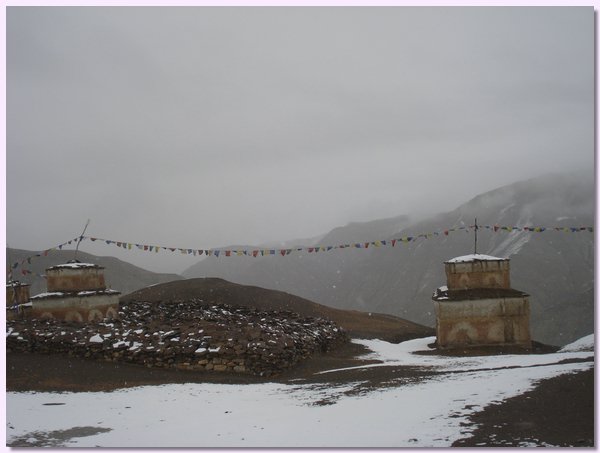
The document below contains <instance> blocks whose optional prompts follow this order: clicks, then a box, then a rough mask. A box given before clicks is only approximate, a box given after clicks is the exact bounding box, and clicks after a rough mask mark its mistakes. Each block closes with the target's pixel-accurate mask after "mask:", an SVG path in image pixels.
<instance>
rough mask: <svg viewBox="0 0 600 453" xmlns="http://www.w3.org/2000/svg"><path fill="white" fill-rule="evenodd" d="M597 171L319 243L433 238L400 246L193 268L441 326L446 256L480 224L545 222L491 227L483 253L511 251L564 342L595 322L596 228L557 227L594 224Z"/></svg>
mask: <svg viewBox="0 0 600 453" xmlns="http://www.w3.org/2000/svg"><path fill="white" fill-rule="evenodd" d="M594 210H595V188H594V179H593V175H592V174H591V172H590V173H586V174H583V173H577V174H575V173H573V174H551V175H546V176H542V177H539V178H535V179H531V180H527V181H521V182H517V183H515V184H511V185H508V186H504V187H501V188H498V189H496V190H493V191H490V192H486V193H484V194H481V195H478V196H476V197H475V198H473V199H472V200H470V201H468V202H466V203H464V204H463V205H461V206H459V207H458V208H456V209H454V210H452V211H448V212H444V213H441V214H438V215H436V216H433V217H430V218H428V219H426V220H422V221H418V222H412V221H411V220H410V218H409V217H408V216H406V215H402V216H398V217H394V218H391V219H382V220H376V221H373V222H366V223H351V224H349V225H347V226H344V227H339V228H336V229H334V230H332V231H330V232H329V233H327V234H326V235H325V236H323V237H322V239H321V240H320V241H319V243H318V244H303V245H308V246H310V245H323V246H330V245H331V246H335V245H340V244H346V243H354V242H368V241H376V240H390V239H393V238H400V237H403V236H417V235H419V234H421V233H434V232H442V234H439V235H434V236H432V237H431V238H428V239H425V238H419V239H416V240H414V241H412V242H408V243H402V242H398V243H397V244H396V245H395V247H390V246H389V245H387V246H383V247H374V246H371V247H369V248H368V249H364V248H361V249H357V248H343V249H332V250H330V251H320V252H317V253H315V252H313V253H307V252H306V251H302V252H294V253H291V254H289V255H287V256H280V255H276V256H269V257H260V256H259V257H256V258H254V257H251V256H241V257H235V258H233V257H230V258H216V257H209V258H206V259H204V260H202V261H201V262H199V263H197V264H196V265H194V266H191V267H190V268H189V269H187V270H186V271H185V272H184V273H183V275H184V276H185V277H186V278H191V277H220V278H224V279H226V280H229V281H232V282H235V283H240V284H246V285H255V286H260V287H264V288H270V289H277V290H282V291H286V292H289V293H291V294H295V295H298V296H300V297H304V298H307V299H309V300H313V301H315V302H318V303H320V304H324V305H329V306H332V307H336V308H343V309H356V310H361V311H367V312H369V311H372V312H378V313H389V314H393V315H396V316H400V317H402V318H405V319H408V320H411V321H414V322H417V323H420V324H424V325H428V326H433V325H435V316H434V313H433V305H432V302H431V294H432V292H433V291H434V290H435V288H437V287H438V286H441V285H444V284H445V283H446V279H445V274H444V264H443V263H444V261H446V260H448V259H450V258H453V257H456V256H461V255H465V254H470V253H473V251H474V234H473V230H472V229H465V230H457V231H454V232H449V234H448V235H444V234H443V231H444V230H449V229H452V228H460V227H468V226H470V225H473V223H474V219H475V218H477V222H478V224H479V225H484V226H485V225H500V226H519V227H522V226H541V227H548V228H552V229H548V230H546V231H544V232H528V231H512V232H509V231H505V230H498V231H497V232H494V231H493V230H492V229H485V228H482V229H480V230H479V232H478V244H477V252H478V253H483V254H488V255H493V256H498V257H503V258H510V259H511V282H512V287H513V288H516V289H519V290H521V291H525V292H527V293H529V294H530V296H531V297H530V304H531V329H532V336H533V338H534V339H535V340H537V341H542V342H544V343H549V344H555V345H563V344H566V343H568V342H570V341H573V340H575V339H577V338H580V337H582V336H584V335H586V334H589V333H591V332H593V328H594V235H593V234H592V233H590V232H587V231H585V232H564V231H556V230H554V229H553V228H554V227H579V226H593V225H594Z"/></svg>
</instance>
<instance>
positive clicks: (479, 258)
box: [446, 253, 506, 263]
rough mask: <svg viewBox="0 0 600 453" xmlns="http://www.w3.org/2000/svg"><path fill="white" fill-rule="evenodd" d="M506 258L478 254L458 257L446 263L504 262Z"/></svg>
mask: <svg viewBox="0 0 600 453" xmlns="http://www.w3.org/2000/svg"><path fill="white" fill-rule="evenodd" d="M505 260H506V258H497V257H495V256H490V255H481V254H479V253H477V254H473V255H465V256H458V257H456V258H452V259H451V260H448V261H446V262H447V263H470V262H473V261H505Z"/></svg>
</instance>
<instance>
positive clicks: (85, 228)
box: [73, 219, 90, 261]
mask: <svg viewBox="0 0 600 453" xmlns="http://www.w3.org/2000/svg"><path fill="white" fill-rule="evenodd" d="M89 224H90V219H88V220H87V223H86V224H85V227H84V228H83V232H82V233H81V236H79V240H78V241H77V247H75V256H73V261H77V252H78V251H79V244H81V240H82V239H83V235H84V234H85V230H87V227H88V225H89Z"/></svg>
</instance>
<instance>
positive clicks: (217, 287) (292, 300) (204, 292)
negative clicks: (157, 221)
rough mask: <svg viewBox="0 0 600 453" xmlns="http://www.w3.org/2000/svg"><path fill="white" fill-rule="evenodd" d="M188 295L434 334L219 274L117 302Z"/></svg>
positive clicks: (375, 333)
mask: <svg viewBox="0 0 600 453" xmlns="http://www.w3.org/2000/svg"><path fill="white" fill-rule="evenodd" d="M190 299H196V300H200V301H203V302H205V303H206V304H226V305H229V306H232V307H251V308H256V309H258V310H265V311H270V310H276V311H291V312H295V313H298V314H299V315H301V316H305V317H316V318H325V319H329V320H331V321H333V322H335V323H336V324H337V325H339V326H340V327H341V328H342V329H344V330H346V332H348V334H349V335H350V336H351V337H355V338H369V339H371V338H379V339H382V340H385V341H390V342H400V341H404V340H407V339H411V338H419V337H424V336H429V335H434V330H433V329H432V328H430V327H425V326H422V325H420V324H416V323H414V322H410V321H406V320H404V319H401V318H398V317H396V316H392V315H385V314H379V313H365V312H360V311H355V310H340V309H336V308H331V307H326V306H324V305H320V304H317V303H315V302H311V301H309V300H306V299H303V298H301V297H298V296H294V295H292V294H288V293H285V292H283V291H274V290H269V289H264V288H259V287H256V286H245V285H238V284H236V283H231V282H228V281H226V280H222V279H220V278H193V279H188V280H180V281H173V282H168V283H162V284H158V285H153V286H150V287H147V288H143V289H140V290H137V291H135V292H133V293H130V294H127V295H125V296H122V297H121V302H122V303H127V302H133V301H144V302H181V301H185V300H190Z"/></svg>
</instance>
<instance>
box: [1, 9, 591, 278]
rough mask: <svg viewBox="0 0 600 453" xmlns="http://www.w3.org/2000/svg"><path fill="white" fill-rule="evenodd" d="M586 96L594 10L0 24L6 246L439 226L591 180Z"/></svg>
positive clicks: (52, 17)
mask: <svg viewBox="0 0 600 453" xmlns="http://www.w3.org/2000/svg"><path fill="white" fill-rule="evenodd" d="M593 97H594V12H593V9H592V7H572V8H570V7H554V8H551V7H533V8H523V7H501V8H493V7H483V8H467V7H446V8H439V7H428V8H425V7H357V8H351V7H303V8H300V7H285V8H281V7H279V8H278V7H243V8H242V7H200V6H198V7H179V8H176V7H110V8H98V7H86V8H83V7H44V8H40V7H8V8H7V149H6V162H7V167H6V171H7V188H6V198H7V220H6V222H7V223H6V231H7V243H8V245H9V246H10V247H15V248H24V249H29V250H41V249H46V248H49V247H52V246H55V245H57V244H59V243H62V242H64V241H66V240H68V239H71V238H74V237H76V236H78V235H79V234H80V233H81V230H82V228H83V226H84V224H85V222H86V220H87V219H91V223H90V226H89V228H88V231H87V234H88V235H91V236H97V237H101V238H107V239H115V240H122V241H127V242H134V243H145V244H156V245H163V246H172V247H186V248H198V249H199V248H210V247H217V246H222V245H229V244H260V243H264V242H273V241H281V240H288V239H293V238H306V237H311V236H316V235H319V234H323V233H326V232H327V231H328V230H330V229H332V228H334V227H336V226H341V225H344V224H346V223H348V222H351V221H366V220H374V219H377V218H383V217H392V216H396V215H400V214H409V215H422V214H423V213H427V212H430V213H435V212H438V211H449V210H452V209H454V208H455V207H457V206H458V205H459V204H461V203H463V202H465V201H468V200H469V199H471V198H472V197H474V196H475V195H477V194H479V193H481V192H484V191H487V190H492V189H494V188H497V187H499V186H502V185H505V184H509V183H512V182H514V181H517V180H521V179H526V178H530V177H534V176H538V175H541V174H544V173H548V172H554V171H561V170H573V169H581V168H587V169H588V170H589V171H590V172H592V171H593V164H594V135H593V133H594V116H593V113H594V103H593V100H594V98H593ZM365 239H366V240H370V239H372V238H365ZM374 239H378V238H374ZM95 247H96V248H92V247H91V246H90V244H88V245H86V244H85V243H84V244H83V245H82V250H86V251H90V252H92V253H95V254H99V255H111V254H112V255H116V256H120V257H121V258H123V259H127V260H129V261H131V262H134V263H135V264H141V265H143V266H144V267H146V268H148V269H151V270H159V271H174V272H180V271H182V270H183V269H184V268H186V267H187V266H189V265H190V264H192V263H193V262H194V261H195V259H192V258H187V259H184V258H185V257H183V256H182V255H178V256H170V257H168V255H167V254H166V253H162V254H161V255H160V257H159V256H158V255H157V256H151V257H148V256H147V253H146V254H143V253H138V254H136V253H133V252H125V251H122V252H123V253H121V254H117V252H121V250H119V249H116V247H109V246H104V247H102V246H98V245H95ZM127 253H129V254H127Z"/></svg>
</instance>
